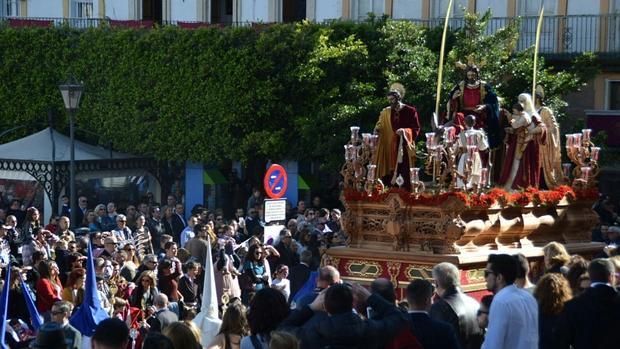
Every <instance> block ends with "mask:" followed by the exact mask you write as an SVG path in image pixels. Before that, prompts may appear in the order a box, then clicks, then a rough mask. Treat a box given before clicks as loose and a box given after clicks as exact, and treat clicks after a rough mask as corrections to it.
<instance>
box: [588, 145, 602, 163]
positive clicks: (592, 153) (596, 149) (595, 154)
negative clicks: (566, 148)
mask: <svg viewBox="0 0 620 349" xmlns="http://www.w3.org/2000/svg"><path fill="white" fill-rule="evenodd" d="M600 152H601V148H599V147H592V148H591V149H590V160H592V161H598V155H599V153H600Z"/></svg>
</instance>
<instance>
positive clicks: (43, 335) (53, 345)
mask: <svg viewBox="0 0 620 349" xmlns="http://www.w3.org/2000/svg"><path fill="white" fill-rule="evenodd" d="M9 325H10V326H11V329H12V328H13V326H14V324H12V323H9ZM18 325H19V324H18ZM7 332H8V331H7ZM6 337H8V338H7V344H9V346H8V347H9V348H23V347H28V343H27V341H19V342H15V341H14V340H13V336H6ZM3 345H5V343H3ZM30 347H31V348H46V349H47V348H49V349H57V348H58V349H66V348H67V341H66V339H65V334H64V331H63V328H62V326H61V325H59V324H57V323H55V322H48V323H45V324H43V326H41V328H39V333H38V334H37V337H36V339H35V340H34V342H32V343H31V345H30Z"/></svg>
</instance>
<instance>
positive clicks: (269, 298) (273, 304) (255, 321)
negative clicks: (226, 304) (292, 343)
mask: <svg viewBox="0 0 620 349" xmlns="http://www.w3.org/2000/svg"><path fill="white" fill-rule="evenodd" d="M288 312H289V307H288V304H287V303H286V299H284V295H282V293H281V292H279V291H276V290H274V289H272V288H265V289H262V290H260V291H258V292H256V294H255V295H254V298H252V300H251V301H250V310H249V312H248V314H247V319H248V324H249V326H250V333H251V335H250V336H245V337H243V338H242V339H241V349H258V348H260V347H261V346H262V347H263V348H267V347H268V345H269V341H270V340H271V337H270V334H271V331H273V330H275V329H276V328H277V327H278V326H279V325H280V322H282V320H284V319H285V318H286V316H287V315H288Z"/></svg>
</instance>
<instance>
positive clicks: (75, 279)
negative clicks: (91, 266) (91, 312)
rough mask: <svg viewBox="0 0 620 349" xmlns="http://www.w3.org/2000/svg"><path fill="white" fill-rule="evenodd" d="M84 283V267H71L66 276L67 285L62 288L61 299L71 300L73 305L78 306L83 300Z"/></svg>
mask: <svg viewBox="0 0 620 349" xmlns="http://www.w3.org/2000/svg"><path fill="white" fill-rule="evenodd" d="M85 284H86V269H83V268H77V269H73V271H71V273H69V277H68V278H67V286H65V288H64V289H63V290H62V300H63V301H66V302H71V303H72V304H73V305H74V306H75V307H78V306H79V305H80V304H82V302H83V301H84V287H85Z"/></svg>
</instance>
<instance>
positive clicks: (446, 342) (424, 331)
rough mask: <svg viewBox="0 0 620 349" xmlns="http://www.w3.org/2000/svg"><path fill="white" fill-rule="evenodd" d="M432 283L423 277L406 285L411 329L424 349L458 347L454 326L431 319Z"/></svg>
mask: <svg viewBox="0 0 620 349" xmlns="http://www.w3.org/2000/svg"><path fill="white" fill-rule="evenodd" d="M432 296H433V285H431V283H430V282H428V281H427V280H423V279H417V280H414V281H412V282H411V283H409V285H408V286H407V302H408V303H409V316H410V319H411V325H412V326H411V330H412V332H413V334H414V335H415V337H416V338H417V340H418V341H419V342H420V343H421V344H422V347H423V348H424V349H459V348H460V345H459V341H458V339H457V338H456V333H455V331H454V328H453V327H452V326H451V325H450V324H448V323H447V322H443V321H438V320H434V319H432V318H431V317H430V316H429V315H428V312H429V311H430V309H431V298H432Z"/></svg>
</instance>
